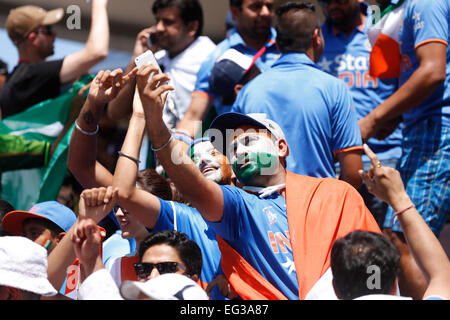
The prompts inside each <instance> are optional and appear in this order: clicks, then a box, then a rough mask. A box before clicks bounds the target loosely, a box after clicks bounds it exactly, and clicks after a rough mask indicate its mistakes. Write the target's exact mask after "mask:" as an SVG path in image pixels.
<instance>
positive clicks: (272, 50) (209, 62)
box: [194, 28, 280, 115]
mask: <svg viewBox="0 0 450 320" xmlns="http://www.w3.org/2000/svg"><path fill="white" fill-rule="evenodd" d="M275 38H276V31H275V29H273V28H272V29H271V34H270V40H269V41H268V42H267V43H266V45H265V47H266V48H267V49H266V51H265V52H264V54H263V55H262V56H261V57H260V58H259V59H258V60H257V61H256V62H255V65H256V66H257V67H258V68H259V69H260V70H261V72H264V71H265V70H267V69H268V68H270V66H271V65H272V64H273V63H274V62H275V61H276V60H277V59H278V57H279V56H280V52H279V51H278V48H277V46H276V44H275ZM231 48H233V49H236V50H237V51H239V52H241V53H243V54H245V55H247V56H249V57H252V58H253V56H254V55H255V54H256V53H257V52H258V50H256V49H255V48H252V47H250V46H247V45H246V44H245V42H244V40H243V39H242V37H241V36H240V35H239V33H238V32H237V30H236V29H234V30H233V32H232V33H231V34H230V36H229V37H228V38H226V39H225V40H223V41H222V42H220V43H219V44H218V45H217V47H216V49H215V50H214V51H213V52H212V53H211V54H210V55H209V57H208V58H206V60H205V61H204V62H203V64H202V65H201V67H200V70H199V72H198V73H197V82H196V84H195V89H194V92H196V91H197V92H203V93H207V94H208V95H209V96H211V97H212V98H213V99H215V98H216V97H215V96H214V94H213V93H212V92H211V90H210V89H209V76H210V74H211V70H212V69H213V67H214V63H215V61H216V60H217V59H218V58H219V57H220V56H221V55H222V54H223V53H224V52H225V51H227V50H228V49H231ZM214 106H215V108H216V112H217V114H218V115H220V114H222V113H224V112H228V111H230V110H229V109H230V107H231V106H225V105H222V104H221V103H220V101H219V99H215V100H214Z"/></svg>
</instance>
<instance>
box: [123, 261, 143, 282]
mask: <svg viewBox="0 0 450 320" xmlns="http://www.w3.org/2000/svg"><path fill="white" fill-rule="evenodd" d="M138 262H139V255H135V256H130V257H122V258H121V259H120V279H121V281H122V282H124V281H126V280H129V281H138V277H137V275H136V272H135V271H134V267H133V264H134V263H138Z"/></svg>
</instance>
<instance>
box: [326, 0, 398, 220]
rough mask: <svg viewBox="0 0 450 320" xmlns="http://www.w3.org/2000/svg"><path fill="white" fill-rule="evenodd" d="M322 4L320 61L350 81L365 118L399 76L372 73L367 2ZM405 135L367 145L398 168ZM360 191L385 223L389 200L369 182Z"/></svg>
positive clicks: (335, 0)
mask: <svg viewBox="0 0 450 320" xmlns="http://www.w3.org/2000/svg"><path fill="white" fill-rule="evenodd" d="M320 4H321V5H322V9H323V10H324V13H325V15H326V17H327V20H326V22H325V23H324V24H323V25H322V28H321V29H322V34H323V37H324V40H325V49H324V52H323V55H322V58H321V59H320V60H319V62H318V63H317V65H318V66H319V67H320V68H321V69H322V71H325V72H328V73H330V74H332V75H334V76H336V77H338V78H340V79H341V80H343V81H344V82H345V83H346V84H347V86H348V88H349V90H350V95H351V96H352V98H353V107H354V108H355V111H356V114H357V117H358V119H361V118H363V117H365V116H366V115H367V114H368V113H369V112H370V111H372V109H373V108H375V107H376V106H378V105H379V104H380V103H382V102H383V101H384V100H385V99H386V98H388V97H389V96H390V95H391V94H392V93H394V91H395V90H396V88H397V79H395V78H392V79H385V78H375V77H372V76H371V75H370V74H369V60H370V52H371V45H370V42H369V38H368V36H367V32H368V29H369V26H370V22H371V21H370V20H371V19H372V16H370V15H368V12H367V11H368V9H369V7H368V5H367V3H365V2H363V1H362V0H326V1H325V0H323V1H320ZM401 139H402V134H401V129H400V128H397V129H396V130H395V131H394V132H393V133H392V134H391V135H389V136H388V137H386V138H385V139H381V140H378V139H376V138H375V137H374V138H371V139H369V140H368V141H367V145H368V146H369V147H370V148H371V149H372V150H373V151H374V152H375V153H376V154H377V156H378V158H379V159H380V161H381V162H382V164H383V165H384V166H389V167H391V168H395V166H396V164H397V161H398V158H400V155H401V146H400V144H401ZM362 161H363V167H364V170H366V171H367V170H369V168H370V159H369V158H368V157H367V155H365V154H363V156H362ZM337 170H338V168H337ZM358 191H359V192H360V193H361V195H362V197H363V198H364V201H365V202H366V205H367V207H368V208H369V210H370V211H371V212H372V214H373V215H374V217H375V219H376V220H377V222H378V225H379V226H380V227H382V226H383V222H384V217H385V215H386V211H387V207H388V205H387V203H385V202H383V201H381V200H379V199H378V198H376V197H375V196H373V195H372V194H371V193H370V192H368V191H367V187H366V185H365V184H363V185H362V186H361V188H359V189H358Z"/></svg>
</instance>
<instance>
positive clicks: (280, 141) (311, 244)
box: [0, 0, 450, 300]
mask: <svg viewBox="0 0 450 320" xmlns="http://www.w3.org/2000/svg"><path fill="white" fill-rule="evenodd" d="M377 2H378V8H379V12H377V14H375V13H374V11H373V10H371V9H370V7H369V5H368V4H367V3H365V2H363V1H362V0H321V1H319V5H318V7H317V6H315V5H313V4H312V3H308V2H304V1H289V2H286V1H285V2H282V3H277V2H276V1H275V0H230V1H229V12H224V15H223V16H224V20H225V18H226V28H227V30H226V36H225V39H224V40H223V41H221V42H220V43H218V44H216V43H214V42H213V41H212V40H211V39H210V38H209V37H207V36H204V35H203V34H204V30H203V26H204V21H203V14H204V13H203V9H202V6H201V4H200V2H199V1H198V0H154V1H151V8H152V13H153V15H154V18H155V21H156V24H155V25H153V26H149V27H147V28H145V29H143V30H142V31H140V32H139V33H138V34H137V36H136V42H135V45H134V48H130V51H131V52H132V58H131V59H130V61H129V62H128V65H127V67H126V68H125V70H122V69H120V68H117V69H114V70H102V71H99V72H98V73H97V74H95V75H89V70H90V69H91V68H92V67H93V66H94V65H96V64H97V63H99V62H100V61H102V60H104V59H105V58H106V57H107V55H108V48H109V19H108V9H107V7H108V0H92V1H91V6H92V14H91V17H92V20H91V26H90V31H89V36H88V39H87V41H86V43H85V46H84V48H83V49H82V50H81V51H79V52H75V53H73V54H70V55H68V56H66V57H64V58H63V59H60V60H47V58H48V57H50V56H52V55H53V44H54V41H55V33H54V31H53V29H52V27H53V26H54V25H55V24H57V23H59V22H60V21H61V20H62V18H63V16H64V11H63V10H62V9H54V10H49V11H47V10H44V9H43V8H40V7H38V6H35V5H24V6H19V7H17V8H14V9H12V10H11V11H10V13H9V15H8V17H7V20H6V26H5V27H6V29H7V31H8V35H9V37H10V39H11V41H12V42H13V43H14V45H15V46H16V48H17V51H18V54H19V61H18V63H17V65H16V66H15V67H14V69H13V70H12V71H11V72H8V68H7V66H6V65H5V64H0V111H1V112H0V119H1V120H0V122H1V124H0V175H1V174H2V173H3V174H4V177H3V178H4V179H2V183H1V187H0V191H2V197H1V198H0V214H1V230H0V231H1V235H0V299H2V300H20V299H41V300H48V299H49V300H91V299H100V300H123V299H132V300H137V299H153V300H265V299H268V300H298V299H300V300H336V299H343V300H353V299H369V300H378V299H380V300H387V299H399V300H400V299H409V300H411V299H415V300H446V299H449V298H450V261H449V258H448V256H447V254H446V253H445V251H444V249H443V248H442V246H441V244H440V242H439V240H438V237H439V234H440V232H441V231H442V229H443V228H444V226H445V224H446V223H447V222H448V213H449V209H450V195H449V192H450V191H449V190H450V188H448V180H449V179H448V177H449V170H450V161H449V160H450V157H449V152H450V150H449V149H450V133H449V127H450V120H449V119H450V94H449V93H450V87H449V85H450V80H449V79H450V74H449V70H450V67H449V66H450V51H449V50H450V49H449V48H448V42H449V39H450V24H449V22H450V3H449V1H448V0H423V1H420V2H419V1H413V0H378V1H377ZM319 10H323V13H324V14H325V18H326V20H325V22H324V23H322V24H321V23H320V20H319V18H318V11H319ZM148 51H151V52H152V53H153V54H154V57H155V59H156V61H157V63H158V65H159V66H155V65H152V64H144V65H143V66H140V67H138V66H136V62H135V61H136V58H138V57H141V55H143V54H145V53H147V52H148ZM160 71H161V72H160ZM63 96H64V97H66V98H67V97H69V98H70V99H68V100H62V99H61V97H63ZM56 105H58V106H61V107H60V108H58V109H57V108H56ZM36 110H37V111H38V113H36ZM57 110H58V111H57ZM54 113H57V114H58V115H57V116H58V117H59V120H58V121H55V123H48V122H44V123H45V125H42V123H41V122H40V120H39V119H37V117H43V118H46V117H48V115H50V114H54ZM24 119H27V121H28V122H29V125H27V124H26V125H25V127H22V129H21V130H14V128H13V126H14V124H15V123H22V125H23V123H24V121H25V120H24ZM38 124H41V126H38ZM123 124H125V125H124V126H123ZM120 128H121V129H120ZM30 132H32V133H36V135H29V133H30ZM25 133H28V135H27V134H25ZM37 133H39V134H37ZM111 150H114V152H113V153H112V154H111ZM61 159H62V160H61ZM22 169H30V170H31V169H38V170H36V171H37V172H40V175H38V177H39V178H38V179H37V180H36V179H35V180H30V181H24V179H22V180H21V179H19V178H18V177H19V173H18V172H19V171H18V170H22ZM5 173H8V174H9V175H8V177H7V178H6V175H5ZM11 176H12V177H16V178H17V179H16V181H15V182H13V181H12V180H11V178H10V177H11ZM48 177H50V178H48ZM56 177H57V179H56ZM44 179H49V180H50V181H49V182H48V181H47V182H46V183H41V181H44ZM30 184H37V185H36V186H35V187H36V188H40V190H39V192H38V194H31V195H28V194H27V195H25V192H23V191H22V190H25V189H26V188H28V187H29V185H30ZM49 185H51V186H52V189H56V190H57V191H58V192H57V193H56V194H51V193H49V192H45V191H48V190H45V189H47V188H49ZM6 189H9V190H14V192H15V193H16V194H17V195H18V198H19V199H20V197H21V196H22V197H24V198H25V197H31V198H30V199H31V200H29V201H30V203H32V205H31V206H29V207H22V206H23V204H22V202H17V203H16V202H15V200H16V199H15V198H14V199H12V198H8V197H5V196H4V194H5V193H4V192H3V191H5V190H6ZM49 189H50V188H49ZM44 195H47V198H46V197H45V196H44ZM27 199H28V198H27Z"/></svg>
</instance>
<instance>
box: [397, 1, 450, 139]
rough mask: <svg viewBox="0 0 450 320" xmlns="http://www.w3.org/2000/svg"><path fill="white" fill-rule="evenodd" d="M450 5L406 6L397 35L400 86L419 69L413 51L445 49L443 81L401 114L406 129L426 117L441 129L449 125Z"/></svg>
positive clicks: (418, 3) (419, 3) (424, 3)
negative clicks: (429, 45)
mask: <svg viewBox="0 0 450 320" xmlns="http://www.w3.org/2000/svg"><path fill="white" fill-rule="evenodd" d="M449 28H450V2H449V1H448V0H420V1H417V0H409V1H408V3H407V4H406V10H405V17H404V22H403V29H402V31H401V34H400V40H401V52H402V68H401V74H400V83H399V85H403V84H404V83H405V82H406V81H408V79H409V78H410V77H411V75H412V74H413V73H414V72H415V71H416V70H417V68H418V67H419V60H418V59H417V55H416V52H415V49H416V48H418V47H419V46H421V45H422V44H425V43H428V42H441V43H443V44H445V45H446V46H447V66H446V79H445V82H444V83H443V84H441V85H440V86H439V87H438V88H436V89H435V90H434V91H433V93H432V94H431V95H429V96H428V97H427V98H426V99H425V101H423V102H422V103H421V104H420V105H418V106H416V107H415V108H413V109H412V110H409V111H408V112H405V113H404V114H403V119H404V122H405V129H406V130H407V129H408V128H409V127H410V126H413V125H414V124H415V123H417V122H418V121H421V120H423V119H425V118H428V119H429V118H434V119H436V120H437V122H440V123H442V125H443V126H449V125H450V117H449V116H450V49H449V48H448V42H449V37H450V29H449Z"/></svg>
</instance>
